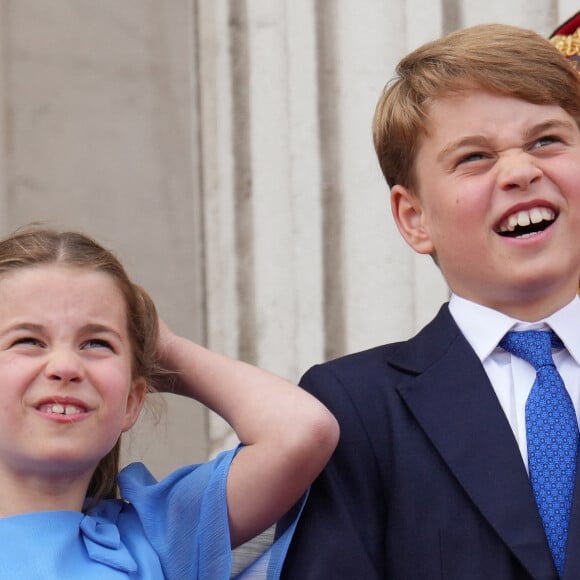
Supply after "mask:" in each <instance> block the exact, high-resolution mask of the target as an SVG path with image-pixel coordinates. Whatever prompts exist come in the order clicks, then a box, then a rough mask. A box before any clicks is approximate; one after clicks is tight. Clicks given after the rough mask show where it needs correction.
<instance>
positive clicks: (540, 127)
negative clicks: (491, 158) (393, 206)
mask: <svg viewBox="0 0 580 580" xmlns="http://www.w3.org/2000/svg"><path fill="white" fill-rule="evenodd" d="M575 127H576V125H575V124H574V123H573V122H572V121H568V120H563V119H548V120H546V121H542V122H541V123H538V124H537V125H533V126H532V127H530V128H529V129H526V130H525V131H524V135H523V137H524V141H528V140H530V139H532V138H533V137H536V136H537V135H539V134H540V133H544V132H546V131H553V130H556V129H568V130H570V129H574V128H575ZM487 146H489V138H488V137H485V136H483V135H468V136H466V137H462V138H461V139H458V140H457V141H452V142H451V143H448V144H447V145H446V146H445V147H444V148H443V149H442V150H441V151H440V152H439V154H438V155H437V161H442V160H443V159H445V157H447V156H448V155H451V154H452V153H453V152H454V151H456V150H457V149H460V148H462V147H487Z"/></svg>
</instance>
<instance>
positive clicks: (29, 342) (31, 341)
mask: <svg viewBox="0 0 580 580" xmlns="http://www.w3.org/2000/svg"><path fill="white" fill-rule="evenodd" d="M12 346H39V347H42V346H43V343H42V342H41V341H40V340H38V339H37V338H33V337H31V336H23V337H22V338H18V339H16V340H15V341H14V342H13V343H12Z"/></svg>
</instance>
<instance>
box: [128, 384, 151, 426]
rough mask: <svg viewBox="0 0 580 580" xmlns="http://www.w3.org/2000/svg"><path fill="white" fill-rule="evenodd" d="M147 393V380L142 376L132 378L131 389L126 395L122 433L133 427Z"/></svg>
mask: <svg viewBox="0 0 580 580" xmlns="http://www.w3.org/2000/svg"><path fill="white" fill-rule="evenodd" d="M146 394H147V381H145V379H144V378H143V377H139V378H138V379H135V380H133V384H132V385H131V391H130V392H129V396H128V397H127V408H126V409H125V421H124V422H123V433H124V432H125V431H128V430H129V429H131V427H133V425H134V424H135V422H136V421H137V419H138V418H139V413H140V412H141V409H142V408H143V403H144V402H145V395H146Z"/></svg>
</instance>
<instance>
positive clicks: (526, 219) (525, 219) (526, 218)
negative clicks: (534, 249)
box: [518, 211, 530, 227]
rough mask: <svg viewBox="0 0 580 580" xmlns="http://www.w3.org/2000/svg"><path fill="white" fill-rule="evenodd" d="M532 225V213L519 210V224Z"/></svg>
mask: <svg viewBox="0 0 580 580" xmlns="http://www.w3.org/2000/svg"><path fill="white" fill-rule="evenodd" d="M529 225H530V215H529V214H528V212H527V211H520V212H518V226H522V227H524V226H529Z"/></svg>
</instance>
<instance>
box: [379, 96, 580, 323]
mask: <svg viewBox="0 0 580 580" xmlns="http://www.w3.org/2000/svg"><path fill="white" fill-rule="evenodd" d="M428 113H429V125H428V134H427V135H426V136H424V137H423V139H422V142H421V144H420V147H419V150H418V154H417V159H416V164H415V174H416V183H417V189H416V191H414V192H412V191H410V190H408V189H406V188H404V187H402V186H398V185H397V186H395V187H393V188H392V193H391V202H392V209H393V213H394V216H395V220H396V222H397V225H398V227H399V230H400V231H401V233H402V235H403V236H404V237H405V239H406V240H407V242H408V243H409V244H410V245H411V246H412V247H413V248H414V249H415V250H416V251H417V252H419V253H426V254H435V255H436V256H437V261H438V264H439V266H440V268H441V270H442V272H443V274H444V276H445V278H446V280H447V282H448V284H449V286H450V288H451V290H452V291H454V292H455V293H457V294H458V295H460V296H463V297H465V298H467V299H470V300H473V301H475V302H477V303H479V304H483V305H485V306H489V307H491V308H495V309H497V310H500V311H502V312H505V313H507V314H510V315H512V316H515V317H517V318H521V319H523V320H534V319H538V318H542V317H544V316H546V315H548V314H550V313H551V312H553V311H555V310H557V309H558V308H560V307H561V306H563V305H564V304H566V303H567V302H569V301H570V300H571V299H572V298H573V297H574V295H575V293H576V292H577V290H578V281H579V278H580V131H579V129H578V126H577V124H576V123H575V121H574V119H573V118H572V117H571V116H570V115H568V113H566V112H565V111H564V110H563V109H561V108H560V107H557V106H547V105H534V104H531V103H528V102H526V101H522V100H519V99H515V98H512V97H505V96H498V95H494V94H490V93H486V92H481V91H477V90H470V91H467V92H464V93H462V94H460V95H455V96H449V97H446V98H442V99H439V100H436V101H434V102H433V103H432V104H431V106H430V108H429V111H428Z"/></svg>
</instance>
